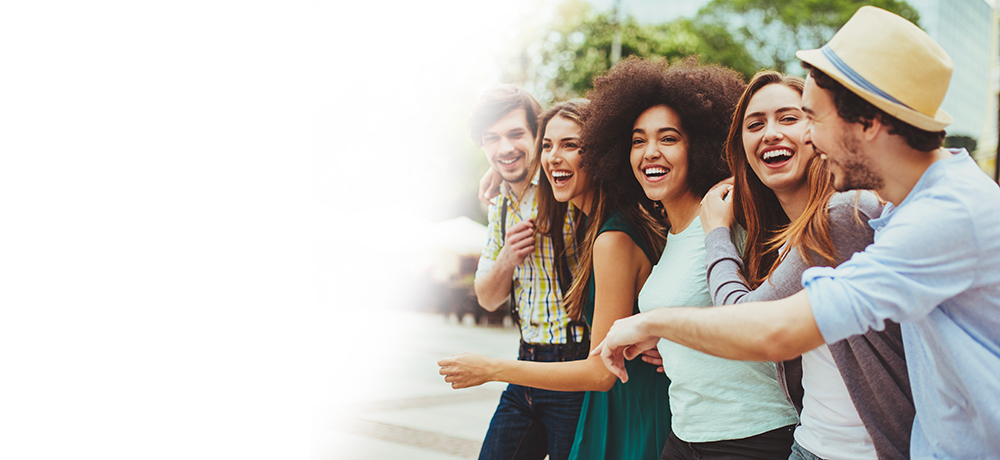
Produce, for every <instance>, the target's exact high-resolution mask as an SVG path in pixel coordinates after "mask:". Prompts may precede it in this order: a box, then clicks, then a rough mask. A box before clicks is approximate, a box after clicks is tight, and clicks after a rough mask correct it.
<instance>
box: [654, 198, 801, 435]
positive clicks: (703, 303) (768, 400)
mask: <svg viewBox="0 0 1000 460" xmlns="http://www.w3.org/2000/svg"><path fill="white" fill-rule="evenodd" d="M680 306H690V307H711V306H712V296H711V295H710V294H709V291H708V282H707V276H706V271H705V231H704V230H703V229H702V226H701V219H699V218H697V217H696V218H695V219H694V221H693V222H691V225H688V227H687V228H686V229H684V231H682V232H680V233H678V234H676V235H674V234H668V235H667V245H666V247H665V248H664V250H663V255H662V256H661V257H660V262H659V263H658V264H657V265H656V266H655V267H653V272H652V273H651V274H650V275H649V279H647V280H646V284H645V285H644V286H643V287H642V291H640V292H639V310H641V311H644V312H645V311H649V310H652V309H654V308H660V307H680ZM657 347H658V348H659V350H660V354H661V355H662V356H663V368H664V370H665V371H666V373H667V376H668V377H670V398H669V400H670V411H671V412H672V413H673V419H671V421H670V424H671V428H672V429H673V431H674V434H675V435H676V436H677V437H678V438H680V439H681V440H684V441H687V442H711V441H722V440H731V439H741V438H746V437H749V436H753V435H757V434H761V433H764V432H767V431H771V430H774V429H777V428H781V427H783V426H787V425H794V424H795V423H797V422H798V417H797V415H796V413H795V409H794V408H793V407H792V405H791V404H790V403H789V402H788V400H787V399H785V395H784V394H783V393H782V392H781V388H780V387H779V386H778V381H777V377H776V372H775V367H774V363H771V362H752V361H733V360H728V359H722V358H717V357H715V356H711V355H707V354H705V353H702V352H700V351H695V350H693V349H690V348H688V347H685V346H682V345H678V344H676V343H674V342H671V341H669V340H666V339H661V340H660V343H659V344H658V345H657Z"/></svg>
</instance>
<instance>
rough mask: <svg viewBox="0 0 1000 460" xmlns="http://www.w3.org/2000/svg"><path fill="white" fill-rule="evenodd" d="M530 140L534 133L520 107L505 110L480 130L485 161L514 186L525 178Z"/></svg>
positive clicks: (524, 181) (526, 176)
mask: <svg viewBox="0 0 1000 460" xmlns="http://www.w3.org/2000/svg"><path fill="white" fill-rule="evenodd" d="M534 142H535V136H534V134H533V133H532V132H531V128H529V127H528V116H527V113H526V112H525V110H524V109H523V108H517V109H514V110H511V111H510V112H507V114H505V115H504V116H503V117H501V118H500V119H499V120H497V121H496V122H495V123H493V124H492V125H490V126H489V127H488V128H486V131H484V132H483V151H484V152H486V159H487V161H489V162H490V166H492V167H493V170H494V171H496V172H497V173H499V174H500V177H502V178H503V180H505V181H507V182H509V183H510V184H511V185H512V186H515V187H517V186H523V185H524V184H526V183H527V181H528V167H529V165H530V163H531V160H532V158H531V152H532V149H531V145H532V144H534Z"/></svg>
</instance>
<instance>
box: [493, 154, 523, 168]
mask: <svg viewBox="0 0 1000 460" xmlns="http://www.w3.org/2000/svg"><path fill="white" fill-rule="evenodd" d="M520 159H521V155H515V156H513V157H510V158H497V160H496V161H497V163H500V164H502V165H504V166H510V165H512V164H514V163H517V160H520Z"/></svg>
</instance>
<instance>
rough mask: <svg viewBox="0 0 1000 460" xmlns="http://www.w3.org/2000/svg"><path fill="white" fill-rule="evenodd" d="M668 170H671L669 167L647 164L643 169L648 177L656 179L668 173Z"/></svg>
mask: <svg viewBox="0 0 1000 460" xmlns="http://www.w3.org/2000/svg"><path fill="white" fill-rule="evenodd" d="M668 172H670V170H669V169H667V168H664V167H663V166H647V167H645V168H643V169H642V173H643V174H645V175H646V177H648V178H650V179H656V178H658V177H663V176H665V175H667V173H668Z"/></svg>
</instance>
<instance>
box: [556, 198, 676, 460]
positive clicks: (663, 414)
mask: <svg viewBox="0 0 1000 460" xmlns="http://www.w3.org/2000/svg"><path fill="white" fill-rule="evenodd" d="M607 231H620V232H624V233H625V234H626V235H628V236H629V237H631V238H632V241H634V242H635V244H636V245H638V246H639V248H641V249H642V251H643V252H644V253H645V254H646V257H648V258H649V260H650V262H651V263H654V264H655V263H656V261H657V258H656V257H655V255H654V254H653V251H652V250H651V249H650V248H648V247H646V245H645V244H643V242H642V238H641V237H640V236H639V231H638V230H636V228H635V227H634V226H633V225H632V223H631V222H629V220H628V219H626V218H625V217H623V216H621V215H619V214H618V213H614V214H612V215H611V217H610V218H608V221H607V222H606V223H605V224H604V225H603V226H601V230H600V233H604V232H607ZM636 313H639V306H638V303H636V304H635V305H633V307H632V314H636ZM583 314H584V316H585V317H586V318H587V322H588V323H590V324H593V323H594V272H593V269H591V272H590V284H589V285H588V287H587V303H586V304H585V305H584V306H583ZM625 370H626V371H628V383H625V384H622V382H621V381H620V380H619V381H615V385H614V386H613V387H611V389H610V390H608V391H588V392H587V394H586V395H585V396H584V398H583V407H582V408H581V409H580V420H579V422H577V425H576V438H575V439H574V440H573V450H572V451H571V452H570V454H569V458H570V459H636V460H640V459H641V460H646V459H657V458H660V451H662V450H663V446H664V444H666V442H667V436H668V435H669V434H670V404H669V402H668V399H667V394H668V391H667V389H668V387H669V386H670V380H669V379H667V377H666V375H664V374H660V373H658V372H656V367H654V366H653V365H651V364H648V363H645V362H643V361H642V359H641V358H636V359H634V360H632V361H625Z"/></svg>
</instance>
